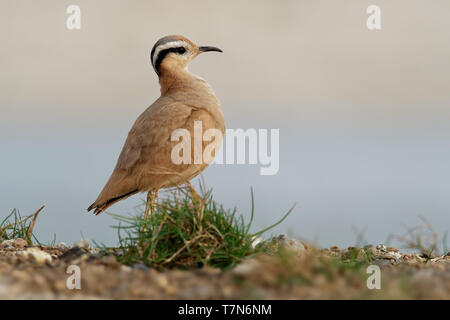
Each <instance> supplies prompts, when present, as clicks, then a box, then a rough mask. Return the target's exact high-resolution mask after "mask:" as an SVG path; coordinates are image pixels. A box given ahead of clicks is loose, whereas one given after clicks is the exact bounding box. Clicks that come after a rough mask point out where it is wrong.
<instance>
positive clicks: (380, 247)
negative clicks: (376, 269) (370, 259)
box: [376, 244, 387, 252]
mask: <svg viewBox="0 0 450 320" xmlns="http://www.w3.org/2000/svg"><path fill="white" fill-rule="evenodd" d="M376 248H377V250H379V251H381V252H386V251H387V248H386V246H385V245H384V244H379V245H377V246H376Z"/></svg>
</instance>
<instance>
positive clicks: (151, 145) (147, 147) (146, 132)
mask: <svg viewBox="0 0 450 320" xmlns="http://www.w3.org/2000/svg"><path fill="white" fill-rule="evenodd" d="M194 110H195V108H194V107H192V106H188V105H186V104H183V103H180V102H176V101H173V100H171V99H169V98H165V99H158V100H157V101H156V102H155V103H154V104H153V105H152V106H150V107H149V108H148V109H147V110H145V111H144V112H143V113H142V114H141V115H140V116H139V118H138V119H137V120H136V122H135V123H134V125H133V127H132V128H131V130H130V132H129V133H128V137H127V140H126V141H125V144H124V146H123V149H122V152H121V153H120V156H119V159H118V160H117V165H116V169H118V170H132V169H133V167H134V166H135V165H136V164H137V163H138V162H139V160H140V159H141V160H142V159H143V160H146V161H147V159H148V158H147V157H145V156H148V155H147V154H145V153H146V151H151V152H152V153H157V152H158V151H160V150H159V149H161V148H165V147H166V146H167V144H169V143H170V137H171V135H172V132H173V131H174V130H175V129H178V128H183V127H184V126H185V124H186V122H187V120H188V119H189V117H190V116H191V114H192V112H193V111H194Z"/></svg>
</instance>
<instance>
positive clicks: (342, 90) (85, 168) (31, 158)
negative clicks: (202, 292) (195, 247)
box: [0, 0, 450, 246]
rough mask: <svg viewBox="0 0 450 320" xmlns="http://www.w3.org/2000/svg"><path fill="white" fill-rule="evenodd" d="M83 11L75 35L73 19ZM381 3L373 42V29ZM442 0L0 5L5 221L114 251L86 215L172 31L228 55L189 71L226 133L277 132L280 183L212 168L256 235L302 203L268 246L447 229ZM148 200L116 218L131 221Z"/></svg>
mask: <svg viewBox="0 0 450 320" xmlns="http://www.w3.org/2000/svg"><path fill="white" fill-rule="evenodd" d="M71 4H76V5H78V6H80V8H81V30H73V31H71V30H68V29H67V28H66V19H67V18H68V16H69V15H68V14H66V9H67V7H68V6H69V5H71ZM371 4H376V5H379V6H380V8H381V19H382V29H381V30H379V31H370V30H368V29H367V27H366V20H367V17H368V15H367V14H366V9H367V7H368V6H369V5H371ZM449 15H450V2H449V1H447V0H433V1H429V0H397V1H388V0H371V1H365V0H347V1H333V0H326V1H325V0H292V1H288V0H285V1H282V2H280V1H275V0H273V1H256V0H254V1H245V2H242V1H239V2H238V1H226V2H225V1H206V0H203V1H198V0H193V1H179V2H174V1H162V0H161V1H144V0H141V1H138V0H135V1H115V0H97V1H87V0H71V1H65V0H40V1H32V0H26V1H25V0H2V1H1V3H0V39H1V45H0V70H1V72H0V111H1V117H0V152H1V157H0V181H1V182H0V217H2V216H6V215H7V214H8V213H9V212H11V210H12V209H13V208H18V209H19V210H20V211H21V213H22V214H24V215H25V214H30V213H33V212H34V211H36V210H37V209H38V208H39V207H40V206H41V205H43V204H45V205H46V208H45V210H44V211H43V212H42V214H41V216H40V218H39V219H38V222H37V224H36V231H37V236H38V238H39V239H40V240H41V241H51V240H52V239H53V237H54V235H55V234H56V239H57V241H63V242H66V243H68V244H71V243H72V242H74V241H76V240H79V239H80V238H81V237H85V238H88V239H95V240H96V241H97V242H104V243H106V244H114V243H115V240H116V233H115V231H114V230H113V229H111V228H110V226H111V225H112V224H115V222H114V221H113V219H112V218H111V217H110V216H108V215H106V214H102V215H100V216H98V217H95V216H93V215H92V214H88V213H87V212H86V208H87V207H88V205H90V204H91V203H92V202H93V201H94V200H95V198H96V197H97V195H98V193H99V192H100V190H101V189H102V187H103V186H104V184H105V182H106V180H107V179H108V177H109V175H110V173H111V171H112V169H113V167H114V165H115V162H116V160H117V157H118V155H119V153H120V150H121V148H122V145H123V143H124V141H125V138H126V135H127V133H128V130H129V129H130V128H131V126H132V124H133V122H134V120H135V119H136V117H137V116H138V115H139V114H140V113H141V112H142V111H144V110H145V109H146V108H147V107H148V106H149V105H150V104H151V103H153V101H154V100H156V99H157V98H158V96H159V84H158V81H157V77H156V74H155V73H154V71H153V69H152V66H151V64H150V61H149V55H150V51H151V48H152V47H153V44H154V43H155V42H156V41H157V40H158V39H159V38H161V37H162V36H165V35H168V34H181V35H184V36H186V37H188V38H190V39H191V40H192V41H194V42H196V43H197V44H199V45H214V46H218V47H220V48H221V49H223V50H224V54H208V55H203V56H201V57H199V58H198V59H196V60H195V61H194V62H193V63H192V65H191V66H190V71H191V72H193V73H195V74H198V75H199V76H201V77H203V78H205V79H206V80H207V81H208V82H209V83H210V84H211V85H212V86H213V88H214V89H215V91H216V94H217V96H218V97H219V99H220V100H221V102H222V105H223V110H224V114H225V117H226V122H227V127H228V128H244V129H247V128H255V129H271V128H278V129H280V170H279V172H278V174H277V175H274V176H260V174H259V169H260V166H258V165H213V166H211V167H209V168H208V169H207V170H206V171H205V173H204V178H205V180H206V183H207V186H208V187H210V188H213V189H214V194H215V198H216V200H217V201H218V202H221V203H223V204H224V206H226V207H230V208H233V207H235V206H236V207H237V208H238V210H239V212H242V213H244V214H245V216H247V217H248V216H249V211H250V203H251V202H250V187H253V188H254V192H255V203H256V212H255V213H256V217H255V224H254V230H255V231H256V230H259V229H262V228H263V227H266V226H268V225H270V224H272V223H273V222H275V221H277V220H278V219H279V218H280V217H281V215H282V214H284V213H285V212H286V211H287V210H288V209H289V207H291V205H292V204H293V203H294V202H297V206H296V208H295V210H294V211H293V213H292V214H291V216H290V217H288V219H287V220H286V221H285V222H284V223H283V224H281V225H280V226H278V227H277V228H276V229H275V230H274V232H275V233H287V234H290V235H293V236H297V237H301V238H304V239H306V240H309V241H313V242H314V243H316V244H318V245H321V246H330V245H339V246H347V245H351V244H354V243H355V240H356V235H355V230H359V231H362V232H364V236H365V238H366V240H367V241H368V242H370V243H373V244H377V243H381V242H385V241H386V238H387V237H388V236H389V234H391V233H396V234H399V233H402V232H403V231H404V228H403V227H404V226H405V225H408V226H413V225H417V224H419V223H420V221H419V219H418V216H419V215H423V216H424V217H426V219H427V220H428V221H429V222H430V223H432V224H433V226H434V227H435V229H436V231H437V232H438V233H439V234H441V235H442V234H444V233H445V232H446V231H447V230H448V229H449V225H450V214H449V208H450V188H449V187H448V185H449V181H450V167H449V163H450V112H449V111H450V109H449V107H450V105H449V104H450V82H449V76H450V62H449V61H450V60H449V57H450V37H449V31H450V19H449ZM143 197H144V196H143V195H141V196H136V197H133V198H130V199H128V200H126V201H122V202H120V203H119V204H117V205H115V206H113V207H112V208H111V209H110V210H109V211H111V212H114V213H118V214H127V213H133V212H134V211H135V207H136V205H138V204H139V203H141V200H140V199H141V198H143Z"/></svg>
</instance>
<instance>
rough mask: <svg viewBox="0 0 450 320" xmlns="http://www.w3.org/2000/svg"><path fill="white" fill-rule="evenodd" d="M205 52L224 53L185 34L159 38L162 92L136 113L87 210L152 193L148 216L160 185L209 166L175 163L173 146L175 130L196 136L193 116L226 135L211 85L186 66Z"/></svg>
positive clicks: (155, 59) (155, 57)
mask: <svg viewBox="0 0 450 320" xmlns="http://www.w3.org/2000/svg"><path fill="white" fill-rule="evenodd" d="M207 51H219V52H222V51H221V50H220V49H218V48H215V47H198V46H196V45H195V44H194V43H192V42H191V41H189V40H188V39H186V38H184V37H182V36H167V37H164V38H162V39H160V40H159V41H158V42H156V44H155V46H154V47H153V49H152V52H151V61H152V65H153V68H154V69H155V71H156V73H157V74H158V77H159V83H160V85H161V96H160V97H159V99H158V100H156V101H155V102H154V103H153V104H152V105H151V106H150V107H149V108H147V110H145V111H144V112H143V113H142V114H141V115H140V116H139V117H138V118H137V120H136V122H135V123H134V125H133V127H132V128H131V130H130V132H129V133H128V137H127V140H126V141H125V145H124V146H123V149H122V152H121V153H120V156H119V159H118V161H117V164H116V167H115V169H114V171H113V173H112V174H111V177H110V178H109V180H108V182H107V183H106V185H105V187H104V188H103V190H102V192H101V193H100V195H99V196H98V198H97V200H95V202H94V203H93V204H92V205H91V206H90V207H89V208H88V211H91V210H92V209H94V213H95V214H99V213H101V212H102V211H104V210H106V209H107V208H108V207H110V206H111V205H113V204H114V203H116V202H118V201H120V200H123V199H126V198H128V197H129V196H131V195H134V194H136V193H139V192H148V196H147V207H146V216H147V215H148V212H149V208H150V207H153V206H154V201H155V199H156V197H157V192H158V190H159V189H161V188H166V187H171V186H174V185H177V184H182V183H185V182H187V181H189V180H190V179H192V178H194V177H195V176H196V175H198V174H199V173H200V172H202V171H203V170H204V169H205V168H206V167H207V166H208V163H205V162H202V163H200V164H195V163H194V162H195V161H194V160H192V161H191V163H190V164H189V163H188V164H185V163H182V164H175V163H174V162H173V161H172V158H171V154H172V149H173V148H174V146H175V145H176V144H178V143H179V141H172V139H171V135H172V133H173V132H174V130H176V129H187V130H188V131H189V132H190V133H191V137H194V121H201V124H202V129H203V132H205V131H206V130H208V129H218V130H220V131H221V133H222V135H223V134H224V131H225V121H224V117H223V113H222V110H221V107H220V103H219V100H218V99H217V97H216V95H215V94H214V91H213V89H212V88H211V86H210V85H209V84H208V83H207V82H206V81H205V80H203V79H201V78H199V77H197V76H195V75H193V74H191V73H190V72H189V71H188V70H187V65H188V64H189V62H190V61H191V60H192V59H193V58H195V57H196V56H197V55H199V54H200V53H202V52H207ZM197 123H198V122H197ZM191 140H192V144H193V140H194V139H191ZM209 143H210V142H209ZM205 146H206V143H205V142H203V148H205ZM192 147H193V146H192ZM192 157H194V155H193V154H192Z"/></svg>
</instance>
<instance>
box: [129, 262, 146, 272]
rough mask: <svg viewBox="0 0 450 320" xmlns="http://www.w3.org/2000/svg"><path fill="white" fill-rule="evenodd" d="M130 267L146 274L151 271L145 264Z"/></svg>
mask: <svg viewBox="0 0 450 320" xmlns="http://www.w3.org/2000/svg"><path fill="white" fill-rule="evenodd" d="M130 267H131V268H133V269H136V270H142V271H145V272H148V271H149V270H150V268H149V267H147V266H146V265H145V264H143V263H135V264H132V265H131V266H130Z"/></svg>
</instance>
